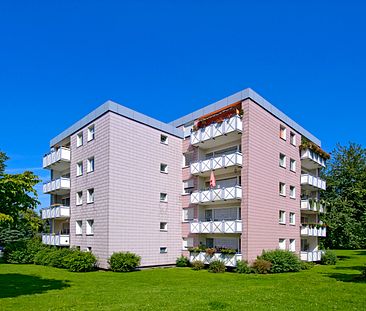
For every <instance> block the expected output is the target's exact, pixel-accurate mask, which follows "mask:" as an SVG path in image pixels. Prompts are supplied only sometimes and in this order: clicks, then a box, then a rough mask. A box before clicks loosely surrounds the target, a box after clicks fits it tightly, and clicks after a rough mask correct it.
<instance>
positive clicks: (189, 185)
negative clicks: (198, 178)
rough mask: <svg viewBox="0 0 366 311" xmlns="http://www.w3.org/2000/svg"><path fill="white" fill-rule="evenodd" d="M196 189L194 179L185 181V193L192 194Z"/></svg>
mask: <svg viewBox="0 0 366 311" xmlns="http://www.w3.org/2000/svg"><path fill="white" fill-rule="evenodd" d="M193 190H194V184H193V179H190V180H186V181H183V194H191V193H192V192H193Z"/></svg>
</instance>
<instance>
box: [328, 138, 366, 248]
mask: <svg viewBox="0 0 366 311" xmlns="http://www.w3.org/2000/svg"><path fill="white" fill-rule="evenodd" d="M323 175H324V176H323V177H324V178H325V179H326V181H327V190H326V191H325V192H323V193H322V198H324V199H325V201H326V202H327V213H326V214H325V215H323V216H322V219H323V220H324V221H325V222H326V224H327V225H328V228H329V230H328V232H327V238H326V240H325V246H328V247H330V248H351V249H355V248H363V247H366V149H364V148H362V146H361V145H358V144H355V143H349V145H348V146H341V145H339V144H338V145H337V146H336V148H335V150H334V151H333V152H332V159H331V160H330V161H329V163H328V164H327V168H326V170H325V171H324V172H323Z"/></svg>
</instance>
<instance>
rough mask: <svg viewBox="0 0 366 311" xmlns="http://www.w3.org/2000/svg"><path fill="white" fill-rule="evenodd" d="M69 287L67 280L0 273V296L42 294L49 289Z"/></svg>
mask: <svg viewBox="0 0 366 311" xmlns="http://www.w3.org/2000/svg"><path fill="white" fill-rule="evenodd" d="M67 287H70V285H69V284H68V281H61V280H54V279H43V278H40V277H39V276H36V275H25V274H18V273H8V274H0V298H9V297H18V296H21V295H34V294H42V293H44V292H47V291H49V290H54V289H64V288H67Z"/></svg>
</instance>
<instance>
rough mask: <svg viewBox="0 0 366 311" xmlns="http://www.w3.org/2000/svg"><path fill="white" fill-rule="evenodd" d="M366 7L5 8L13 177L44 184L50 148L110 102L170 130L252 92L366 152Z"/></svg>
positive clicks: (36, 4) (7, 139)
mask: <svg viewBox="0 0 366 311" xmlns="http://www.w3.org/2000/svg"><path fill="white" fill-rule="evenodd" d="M365 10H366V4H365V3H362V1H352V0H351V1H346V2H345V1H302V2H301V3H300V2H299V1H91V0H88V1H1V2H0V38H1V40H0V107H1V116H2V118H1V122H0V130H1V134H0V149H1V150H3V151H5V152H6V153H7V154H8V155H9V156H10V157H11V160H10V161H9V162H8V172H12V173H14V172H20V171H23V170H24V169H31V170H34V172H35V173H36V174H38V175H39V176H40V177H41V178H42V179H44V180H47V178H48V176H49V174H48V172H47V171H44V170H41V169H40V168H41V161H42V155H43V154H44V153H46V152H47V151H48V150H49V140H50V139H51V138H53V137H54V136H56V135H57V134H58V133H59V132H61V131H62V130H64V129H65V128H66V127H68V126H69V125H71V124H73V123H74V122H75V121H77V120H78V119H80V118H81V117H82V116H84V115H85V114H87V113H88V112H90V111H91V110H92V109H94V108H96V107H97V106H99V105H100V104H102V103H103V102H104V101H106V100H108V99H112V100H114V101H116V102H118V103H121V104H123V105H125V106H128V107H130V108H132V109H135V110H137V111H140V112H143V113H145V114H147V115H149V116H152V117H154V118H156V119H159V120H161V121H166V122H168V121H171V120H173V119H175V118H178V117H179V116H181V115H184V114H186V113H189V112H191V111H193V110H195V109H198V108H200V107H202V106H205V105H207V104H210V103H212V102H213V101H216V100H219V99H221V98H223V97H225V96H227V95H230V94H232V93H234V92H237V91H239V90H241V89H244V88H246V87H251V88H253V89H254V90H255V91H257V92H258V93H259V94H261V95H262V96H263V97H265V98H266V99H267V100H269V101H270V102H271V103H272V104H274V105H275V106H277V107H278V108H279V109H281V110H282V111H284V112H285V113H286V114H287V115H289V116H290V117H292V118H293V119H294V120H295V121H297V122H298V123H299V124H301V125H302V126H304V127H305V128H306V129H308V130H309V131H310V132H312V133H313V134H315V135H316V136H317V137H319V138H320V139H321V140H322V142H323V147H324V148H325V149H326V150H328V151H330V150H332V149H333V148H334V146H335V144H336V143H337V142H340V143H342V144H345V143H347V142H348V141H354V142H358V143H361V144H363V145H364V146H365V145H366V130H365V128H366V127H365V117H366V95H365V86H366V75H365V72H366V57H365V55H366V41H365V33H366V19H365V18H364V13H365ZM38 189H40V187H38ZM40 199H41V201H42V204H43V205H44V206H45V205H47V202H48V199H47V196H45V195H42V194H41V192H40Z"/></svg>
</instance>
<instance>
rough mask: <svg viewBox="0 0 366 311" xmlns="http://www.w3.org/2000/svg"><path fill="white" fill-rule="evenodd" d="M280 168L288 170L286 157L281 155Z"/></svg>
mask: <svg viewBox="0 0 366 311" xmlns="http://www.w3.org/2000/svg"><path fill="white" fill-rule="evenodd" d="M280 166H281V167H285V168H286V156H285V155H284V154H282V153H280Z"/></svg>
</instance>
